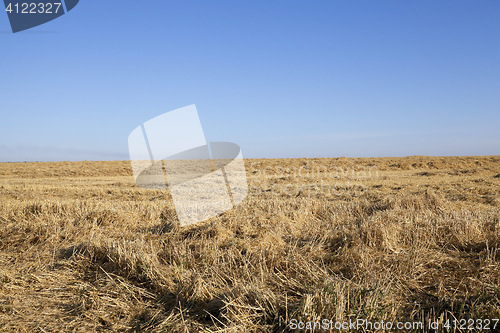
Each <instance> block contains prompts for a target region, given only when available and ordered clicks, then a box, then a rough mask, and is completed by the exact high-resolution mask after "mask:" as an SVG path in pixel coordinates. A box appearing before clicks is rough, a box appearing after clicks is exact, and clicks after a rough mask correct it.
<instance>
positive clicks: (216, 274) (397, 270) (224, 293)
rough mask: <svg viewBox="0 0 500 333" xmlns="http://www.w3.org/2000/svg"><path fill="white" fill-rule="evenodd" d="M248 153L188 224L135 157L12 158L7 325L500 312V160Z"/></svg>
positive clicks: (269, 325)
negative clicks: (203, 212)
mask: <svg viewBox="0 0 500 333" xmlns="http://www.w3.org/2000/svg"><path fill="white" fill-rule="evenodd" d="M245 163H246V169H247V177H248V182H249V190H250V193H249V195H248V197H247V198H246V199H245V200H244V201H243V203H241V204H240V205H238V206H237V207H236V208H235V209H233V210H231V211H228V212H226V213H224V214H222V215H220V216H218V217H216V218H212V219H210V220H209V221H206V222H202V223H198V224H195V225H191V226H189V227H185V228H181V227H180V226H179V225H178V221H177V218H176V213H175V210H174V207H173V203H172V200H171V197H170V195H169V193H168V191H167V192H165V191H163V192H162V191H160V190H146V189H141V188H139V187H137V186H136V185H135V183H134V179H133V177H132V171H131V167H130V162H129V161H116V162H88V161H86V162H58V163H0V331H4V332H14V331H16V332H17V331H18V332H70V331H71V332H95V331H99V332H108V331H109V332H282V331H288V330H290V326H289V324H290V320H292V319H295V320H297V321H302V322H313V321H320V320H322V319H328V320H330V319H331V320H333V321H334V322H335V321H338V322H344V321H349V319H351V320H356V319H364V320H370V321H372V322H380V321H381V320H383V321H384V322H387V321H391V322H398V321H399V322H405V321H412V322H413V321H422V322H425V323H426V325H425V330H426V331H427V323H428V322H429V321H430V320H433V321H434V320H440V325H441V326H440V327H443V326H442V325H443V324H444V323H446V320H453V319H456V320H460V319H474V320H475V319H490V320H493V319H495V318H496V319H500V266H499V260H500V253H498V252H499V246H500V242H499V236H500V156H485V157H425V156H412V157H405V158H318V159H260V160H251V159H250V160H245ZM498 326H499V327H498V328H500V325H498ZM491 328H493V323H492V324H491ZM498 328H497V329H498ZM358 330H359V331H375V330H370V329H364V328H362V329H358ZM309 331H311V330H309ZM315 331H318V329H316V330H315ZM323 331H328V330H323ZM440 331H444V329H441V328H440ZM450 331H453V329H452V330H450ZM457 331H458V330H457ZM469 331H470V330H469ZM490 331H494V330H490Z"/></svg>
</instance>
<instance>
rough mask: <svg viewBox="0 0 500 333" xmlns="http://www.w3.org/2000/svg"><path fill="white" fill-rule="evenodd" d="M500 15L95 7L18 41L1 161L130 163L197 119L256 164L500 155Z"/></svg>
mask: <svg viewBox="0 0 500 333" xmlns="http://www.w3.org/2000/svg"><path fill="white" fill-rule="evenodd" d="M499 15H500V2H498V1H486V0H484V1H421V0H419V1H401V0H397V1H383V0H380V1H373V0H370V1H333V0H329V1H290V0H287V1H277V0H273V1H269V0H266V1H256V0H252V1H249V0H245V1H241V0H231V1H229V0H227V1H219V0H217V1H189V0H188V1H186V0H183V1H180V0H179V1H165V0H161V1H160V0H150V1H139V0H128V1H119V0H107V1H87V0H81V1H80V4H79V5H78V6H77V7H75V9H73V10H72V11H71V12H69V13H68V14H66V15H64V16H62V17H60V18H59V19H56V20H54V21H52V22H49V23H47V24H44V25H42V26H39V27H36V28H33V29H31V30H28V31H26V32H20V33H17V34H12V32H11V30H10V26H9V22H8V18H7V15H6V13H4V14H2V13H0V128H1V131H0V161H60V160H125V159H128V147H127V144H128V142H127V139H128V135H129V134H130V132H131V131H132V130H133V129H134V128H136V127H137V126H139V125H140V124H141V123H143V122H145V121H147V120H149V119H151V118H153V117H156V116H158V115H160V114H162V113H165V112H168V111H171V110H174V109H177V108H180V107H184V106H187V105H191V104H196V106H197V109H198V113H199V115H200V119H201V122H202V124H203V127H204V131H205V136H206V138H207V141H229V142H234V143H237V144H239V145H240V146H241V148H242V151H243V156H244V157H248V158H260V157H266V158H272V157H277V158H278V157H340V156H346V157H372V156H373V157H376V156H408V155H500V132H499V125H500V112H499V111H500V93H499V92H500V43H499V41H500V19H499Z"/></svg>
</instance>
